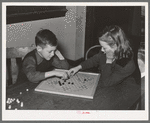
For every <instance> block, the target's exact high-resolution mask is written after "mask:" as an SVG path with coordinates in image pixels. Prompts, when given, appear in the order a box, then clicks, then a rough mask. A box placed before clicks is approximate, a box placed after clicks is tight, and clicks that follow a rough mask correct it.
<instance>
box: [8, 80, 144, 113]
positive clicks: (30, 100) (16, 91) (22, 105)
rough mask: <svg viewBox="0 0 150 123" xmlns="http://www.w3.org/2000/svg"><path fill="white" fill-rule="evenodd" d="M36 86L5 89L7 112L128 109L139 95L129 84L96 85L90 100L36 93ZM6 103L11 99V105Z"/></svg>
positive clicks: (22, 85)
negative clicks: (15, 110)
mask: <svg viewBox="0 0 150 123" xmlns="http://www.w3.org/2000/svg"><path fill="white" fill-rule="evenodd" d="M37 86H38V84H35V83H31V82H25V83H22V84H19V85H13V86H11V87H8V88H7V89H6V102H7V103H6V109H11V110H14V109H18V110H19V109H20V110H127V109H130V107H131V106H132V105H133V104H134V103H135V102H136V101H137V100H138V99H139V97H140V95H141V87H140V86H139V85H136V84H134V83H129V82H128V81H126V82H123V83H121V84H118V85H114V86H111V87H105V88H104V87H103V88H102V87H100V86H99V85H98V86H97V88H96V91H95V94H94V98H93V99H85V98H80V97H71V96H63V95H57V94H50V93H42V92H36V91H35V90H34V89H35V88H36V87H37ZM8 100H11V104H10V102H8ZM10 105H11V107H10Z"/></svg>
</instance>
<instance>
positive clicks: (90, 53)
mask: <svg viewBox="0 0 150 123" xmlns="http://www.w3.org/2000/svg"><path fill="white" fill-rule="evenodd" d="M100 49H101V46H100V45H94V46H92V47H90V48H89V49H88V50H87V52H86V54H85V60H87V59H88V58H90V57H92V56H93V55H95V54H97V53H98V52H99V51H100Z"/></svg>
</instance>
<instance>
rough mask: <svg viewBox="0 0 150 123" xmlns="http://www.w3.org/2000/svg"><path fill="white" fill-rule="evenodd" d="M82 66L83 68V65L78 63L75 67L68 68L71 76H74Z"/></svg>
mask: <svg viewBox="0 0 150 123" xmlns="http://www.w3.org/2000/svg"><path fill="white" fill-rule="evenodd" d="M81 68H82V66H81V65H78V66H77V67H74V68H71V69H70V70H68V75H69V77H70V76H74V75H75V74H76V73H77V72H78V71H79V70H80V69H81Z"/></svg>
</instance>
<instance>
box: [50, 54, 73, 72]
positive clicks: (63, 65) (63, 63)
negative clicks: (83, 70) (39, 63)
mask: <svg viewBox="0 0 150 123" xmlns="http://www.w3.org/2000/svg"><path fill="white" fill-rule="evenodd" d="M52 65H53V66H54V67H55V68H59V69H66V70H68V69H69V68H70V65H69V63H68V62H67V60H66V59H64V60H60V59H59V58H58V57H57V56H56V55H55V56H54V57H53V60H52Z"/></svg>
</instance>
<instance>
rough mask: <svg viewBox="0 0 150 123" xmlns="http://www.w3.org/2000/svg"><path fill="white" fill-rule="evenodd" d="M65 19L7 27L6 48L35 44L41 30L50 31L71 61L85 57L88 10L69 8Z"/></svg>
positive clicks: (38, 21)
mask: <svg viewBox="0 0 150 123" xmlns="http://www.w3.org/2000/svg"><path fill="white" fill-rule="evenodd" d="M66 8H67V9H68V11H67V13H66V15H65V17H59V18H52V19H44V20H36V21H28V22H23V23H15V24H9V25H6V36H7V37H6V40H7V42H6V46H7V47H19V46H31V45H32V44H34V41H35V40H34V38H35V35H36V33H37V32H38V31H39V30H40V29H42V28H43V29H50V30H51V31H53V32H54V34H55V35H56V36H57V38H58V44H59V48H60V51H61V52H62V53H63V55H64V56H65V57H66V58H68V59H70V60H77V59H80V58H83V57H84V36H85V20H86V8H85V7H82V6H67V7H66Z"/></svg>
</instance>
